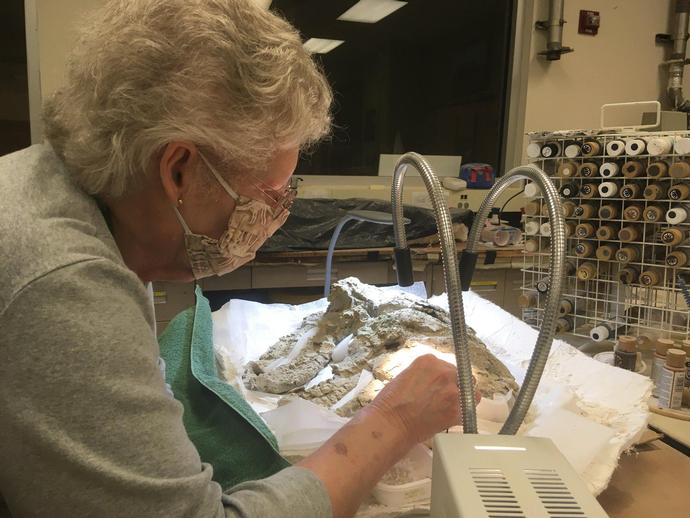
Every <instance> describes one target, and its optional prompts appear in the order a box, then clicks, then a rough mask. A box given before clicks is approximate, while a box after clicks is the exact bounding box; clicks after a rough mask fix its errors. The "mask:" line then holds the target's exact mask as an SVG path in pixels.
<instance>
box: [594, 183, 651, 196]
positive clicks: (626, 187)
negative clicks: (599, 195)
mask: <svg viewBox="0 0 690 518" xmlns="http://www.w3.org/2000/svg"><path fill="white" fill-rule="evenodd" d="M641 190H642V189H641V187H640V184H637V183H626V184H623V187H621V188H620V190H619V191H618V192H619V194H620V197H621V198H624V199H626V200H631V199H633V198H639V197H640V191H641ZM600 192H601V191H600Z"/></svg>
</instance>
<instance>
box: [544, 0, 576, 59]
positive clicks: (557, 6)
mask: <svg viewBox="0 0 690 518" xmlns="http://www.w3.org/2000/svg"><path fill="white" fill-rule="evenodd" d="M564 9H565V0H550V2H549V19H548V20H546V21H538V22H537V23H536V27H537V29H542V30H545V31H547V37H546V50H544V51H542V52H539V55H540V56H545V57H546V59H548V60H549V61H556V60H559V59H561V55H562V54H566V53H568V52H572V51H573V49H572V48H570V47H564V46H563V24H564V23H565V20H563V11H564Z"/></svg>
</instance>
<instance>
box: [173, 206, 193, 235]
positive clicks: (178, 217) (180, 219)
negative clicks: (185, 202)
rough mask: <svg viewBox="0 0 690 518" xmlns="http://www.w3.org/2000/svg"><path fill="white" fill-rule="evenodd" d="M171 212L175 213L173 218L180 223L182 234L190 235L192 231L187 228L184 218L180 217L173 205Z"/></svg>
mask: <svg viewBox="0 0 690 518" xmlns="http://www.w3.org/2000/svg"><path fill="white" fill-rule="evenodd" d="M173 210H174V211H175V216H177V221H179V222H180V225H182V228H183V229H184V233H185V234H191V233H192V231H191V230H190V228H189V227H188V226H187V223H186V222H185V220H184V218H183V217H182V214H180V211H179V210H177V207H176V206H175V205H173Z"/></svg>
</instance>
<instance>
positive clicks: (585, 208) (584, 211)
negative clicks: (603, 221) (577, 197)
mask: <svg viewBox="0 0 690 518" xmlns="http://www.w3.org/2000/svg"><path fill="white" fill-rule="evenodd" d="M596 213H597V209H596V208H595V207H594V205H592V204H591V203H581V204H580V205H578V206H577V207H575V210H574V211H573V216H575V217H576V218H582V219H591V218H593V217H594V215H595V214H596Z"/></svg>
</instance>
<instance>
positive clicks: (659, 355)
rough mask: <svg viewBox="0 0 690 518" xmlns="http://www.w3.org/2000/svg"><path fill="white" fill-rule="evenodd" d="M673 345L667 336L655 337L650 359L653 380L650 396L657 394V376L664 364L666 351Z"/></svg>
mask: <svg viewBox="0 0 690 518" xmlns="http://www.w3.org/2000/svg"><path fill="white" fill-rule="evenodd" d="M673 346H674V343H673V340H670V339H668V338H657V339H656V343H655V348H654V358H653V359H652V374H651V378H652V381H653V382H654V387H653V388H652V396H658V386H659V376H660V375H661V370H662V369H663V368H664V365H665V364H666V352H667V351H668V350H669V349H672V348H673Z"/></svg>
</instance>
